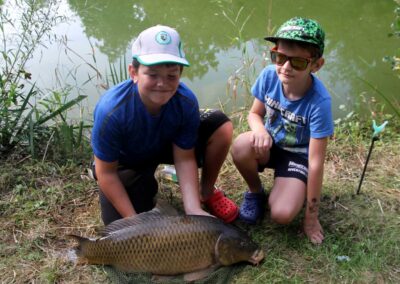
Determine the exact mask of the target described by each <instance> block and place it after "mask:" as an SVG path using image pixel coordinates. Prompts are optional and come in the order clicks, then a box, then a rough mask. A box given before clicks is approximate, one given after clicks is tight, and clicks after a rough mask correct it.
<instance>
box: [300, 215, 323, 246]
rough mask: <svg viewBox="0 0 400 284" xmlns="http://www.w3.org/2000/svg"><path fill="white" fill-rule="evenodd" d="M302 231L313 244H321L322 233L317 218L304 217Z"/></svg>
mask: <svg viewBox="0 0 400 284" xmlns="http://www.w3.org/2000/svg"><path fill="white" fill-rule="evenodd" d="M303 230H304V233H305V234H306V236H307V237H308V239H309V240H310V241H311V242H312V243H313V244H317V245H319V244H322V241H323V240H324V231H323V230H322V226H321V224H320V223H319V220H318V217H317V216H308V217H307V216H306V217H305V218H304V224H303Z"/></svg>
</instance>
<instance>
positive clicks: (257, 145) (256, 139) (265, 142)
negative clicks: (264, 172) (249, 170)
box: [250, 129, 272, 157]
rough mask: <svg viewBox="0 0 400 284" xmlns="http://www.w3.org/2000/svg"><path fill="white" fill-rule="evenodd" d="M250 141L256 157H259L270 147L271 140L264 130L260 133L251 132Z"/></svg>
mask: <svg viewBox="0 0 400 284" xmlns="http://www.w3.org/2000/svg"><path fill="white" fill-rule="evenodd" d="M250 139H251V145H252V146H253V148H254V151H255V153H256V155H257V156H260V157H263V156H265V154H266V153H267V151H268V150H269V149H270V148H271V146H272V138H271V136H270V135H269V134H268V132H267V131H266V130H265V129H263V130H261V131H252V132H251V135H250Z"/></svg>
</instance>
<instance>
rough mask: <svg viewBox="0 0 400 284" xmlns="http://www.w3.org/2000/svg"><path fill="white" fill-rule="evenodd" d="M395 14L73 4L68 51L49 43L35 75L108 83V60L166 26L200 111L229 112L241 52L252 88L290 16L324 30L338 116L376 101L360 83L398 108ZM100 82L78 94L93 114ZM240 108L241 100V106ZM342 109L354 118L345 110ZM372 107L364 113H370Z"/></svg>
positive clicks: (285, 7) (365, 0)
mask: <svg viewBox="0 0 400 284" xmlns="http://www.w3.org/2000/svg"><path fill="white" fill-rule="evenodd" d="M394 7H395V4H394V2H393V1H392V0H336V1H331V0H329V1H328V0H279V1H277V0H275V1H273V0H242V1H240V0H235V1H214V0H201V1H200V0H168V1H167V0H152V1H149V0H137V1H127V0H118V1H116V0H115V1H112V0H85V1H82V0H69V1H65V2H63V5H62V9H61V10H62V11H63V13H65V14H66V15H68V17H69V19H70V20H71V21H70V23H69V24H68V25H61V26H59V27H58V28H57V31H58V34H59V35H65V36H66V39H67V41H66V42H67V46H68V47H69V48H70V50H69V51H67V52H65V50H64V49H62V48H61V47H60V46H59V45H52V46H50V47H49V48H48V49H46V50H45V51H44V52H38V53H37V56H36V57H35V59H34V60H33V61H31V62H30V70H31V71H32V72H33V75H34V79H36V80H37V81H38V82H39V84H41V85H43V86H47V87H49V88H51V87H54V86H55V85H57V80H60V78H61V80H60V81H61V82H63V83H69V84H71V85H75V86H76V85H78V86H79V85H81V84H82V83H83V82H86V81H87V80H88V78H89V77H90V76H93V75H94V74H95V72H94V68H96V69H98V70H99V71H100V72H101V73H102V74H103V75H105V72H106V70H107V69H108V62H109V61H111V62H117V63H118V62H119V60H120V58H122V57H124V56H125V58H126V59H127V60H130V44H131V42H132V39H133V38H134V37H135V36H136V35H137V34H138V33H139V32H140V31H142V30H143V29H145V28H147V27H149V26H152V25H155V24H165V25H170V26H172V27H175V28H176V29H177V30H178V31H179V32H180V34H181V37H182V40H183V43H184V49H185V52H186V54H187V58H188V59H189V62H190V63H191V67H190V68H187V69H185V71H184V79H183V80H184V81H185V82H186V83H187V84H188V85H189V86H190V87H191V88H192V89H193V90H194V91H195V93H196V94H197V96H198V98H199V101H200V104H201V105H202V106H204V107H210V106H216V105H218V104H219V103H222V104H224V103H226V102H230V103H231V105H232V95H231V94H228V95H227V92H226V90H227V82H228V79H229V77H230V76H231V75H233V74H235V71H237V70H238V69H239V68H240V67H241V66H242V59H243V53H242V51H243V47H244V46H247V53H246V55H247V56H248V57H249V58H250V59H252V60H253V59H254V60H255V61H254V65H253V67H254V70H253V69H250V70H247V71H248V72H247V75H246V76H245V78H248V79H249V80H250V81H251V82H253V81H254V79H255V77H256V75H257V73H258V72H259V70H260V69H261V68H262V64H263V62H262V58H263V52H265V51H266V50H268V47H267V44H266V42H265V41H264V40H263V39H262V38H263V37H264V36H265V35H267V34H270V33H271V32H272V31H273V29H275V28H277V26H279V25H280V24H281V23H282V22H284V21H285V20H287V19H289V18H290V17H293V16H304V17H310V18H314V19H316V20H318V21H319V22H320V23H321V24H322V26H323V28H324V29H325V32H326V52H325V59H326V64H325V66H324V67H323V69H322V70H321V71H320V72H319V74H318V76H319V77H320V78H322V80H323V81H324V82H325V84H326V86H327V87H328V88H329V90H330V91H331V94H332V97H333V102H334V106H333V107H334V113H335V116H336V117H339V116H342V115H344V114H345V113H347V112H348V111H350V110H351V106H352V103H353V102H354V101H356V100H357V99H358V98H359V96H360V95H365V96H366V97H371V96H377V94H376V93H374V91H373V90H372V89H371V88H370V87H369V86H367V85H366V84H365V82H363V80H365V81H367V82H369V83H370V84H372V85H373V86H375V87H376V88H377V89H379V90H380V91H381V92H382V93H384V94H385V95H386V96H388V97H391V98H397V100H399V89H400V79H399V78H397V77H396V75H395V74H394V72H393V71H391V69H390V65H389V64H388V63H384V62H382V58H383V57H384V56H386V55H394V54H395V53H396V50H397V48H398V47H399V43H400V40H399V39H396V38H389V37H388V36H387V35H388V33H389V32H390V24H391V23H392V22H393V20H394V13H393V10H394ZM239 12H240V13H239ZM224 14H225V15H226V16H225V15H224ZM248 17H249V18H248ZM247 18H248V21H246V19H247ZM243 23H245V25H244V26H243V29H242V30H241V28H242V25H243ZM236 37H240V40H239V43H241V44H242V45H240V44H238V41H235V40H234V39H235V38H236ZM72 50H73V51H74V52H76V53H78V54H79V55H80V56H81V57H82V58H84V59H85V60H86V61H87V63H90V64H91V65H92V67H90V66H89V64H87V63H83V62H82V60H81V59H80V58H79V57H78V56H77V55H76V54H74V53H73V52H71V51H72ZM93 52H94V53H93ZM244 71H246V70H241V71H239V72H238V73H237V74H238V76H243V74H244V73H243V72H244ZM54 74H57V76H56V75H54ZM102 83H104V77H103V78H100V77H93V78H92V79H91V80H90V82H89V83H86V84H85V85H83V87H82V88H81V89H80V90H79V91H80V92H81V93H84V94H87V95H89V112H90V111H91V109H92V108H93V106H94V104H95V103H96V101H97V100H98V98H99V96H100V95H101V93H102V92H103V90H102V89H101V88H99V85H100V84H102ZM75 90H76V89H75ZM241 92H242V91H240V92H239V97H240V93H241ZM377 97H378V96H377ZM241 104H244V103H243V100H242V99H239V100H238V102H236V105H237V106H240V105H241ZM343 104H344V105H346V106H347V111H342V110H339V106H340V105H343ZM370 107H371V105H368V104H367V105H365V109H366V111H368V110H369V109H370ZM349 108H350V109H349Z"/></svg>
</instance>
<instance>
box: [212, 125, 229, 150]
mask: <svg viewBox="0 0 400 284" xmlns="http://www.w3.org/2000/svg"><path fill="white" fill-rule="evenodd" d="M232 137H233V124H232V122H231V121H227V122H225V123H224V124H222V125H221V126H220V127H218V128H217V129H216V130H215V132H214V133H213V134H212V135H211V137H210V140H209V142H211V143H218V144H219V145H228V146H230V145H231V143H232Z"/></svg>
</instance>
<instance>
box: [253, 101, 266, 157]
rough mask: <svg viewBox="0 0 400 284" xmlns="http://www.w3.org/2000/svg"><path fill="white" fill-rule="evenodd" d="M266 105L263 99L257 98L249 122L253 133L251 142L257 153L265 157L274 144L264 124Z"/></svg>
mask: <svg viewBox="0 0 400 284" xmlns="http://www.w3.org/2000/svg"><path fill="white" fill-rule="evenodd" d="M265 113H266V111H265V106H264V103H263V102H262V101H260V100H259V99H257V98H255V99H254V102H253V105H252V106H251V109H250V112H249V116H248V122H249V126H250V129H251V131H252V135H251V136H250V139H251V144H252V145H253V148H254V151H255V152H256V154H257V155H259V156H261V157H263V156H265V154H266V152H267V151H268V150H269V149H270V148H271V146H272V138H271V136H270V135H269V133H268V131H267V130H266V129H265V126H264V116H265Z"/></svg>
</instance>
